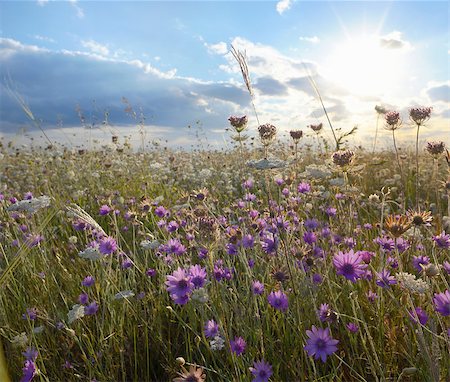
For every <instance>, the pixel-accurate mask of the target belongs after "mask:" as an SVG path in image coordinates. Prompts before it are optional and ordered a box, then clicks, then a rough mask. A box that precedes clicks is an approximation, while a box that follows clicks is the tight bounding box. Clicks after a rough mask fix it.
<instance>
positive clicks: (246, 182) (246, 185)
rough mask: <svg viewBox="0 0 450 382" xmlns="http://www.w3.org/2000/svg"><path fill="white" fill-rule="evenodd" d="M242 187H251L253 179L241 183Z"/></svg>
mask: <svg viewBox="0 0 450 382" xmlns="http://www.w3.org/2000/svg"><path fill="white" fill-rule="evenodd" d="M242 187H243V188H245V189H247V190H248V189H250V188H252V187H253V179H247V180H246V181H245V182H244V183H242Z"/></svg>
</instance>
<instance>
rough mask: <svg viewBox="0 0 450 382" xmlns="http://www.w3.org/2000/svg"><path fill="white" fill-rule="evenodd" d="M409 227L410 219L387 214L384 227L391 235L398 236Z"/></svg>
mask: <svg viewBox="0 0 450 382" xmlns="http://www.w3.org/2000/svg"><path fill="white" fill-rule="evenodd" d="M410 227H411V219H410V218H409V217H408V216H403V215H389V216H388V217H387V218H386V223H385V228H386V231H388V232H389V233H390V234H391V235H392V236H394V237H400V236H401V235H403V234H404V233H405V232H406V231H408V229H409V228H410Z"/></svg>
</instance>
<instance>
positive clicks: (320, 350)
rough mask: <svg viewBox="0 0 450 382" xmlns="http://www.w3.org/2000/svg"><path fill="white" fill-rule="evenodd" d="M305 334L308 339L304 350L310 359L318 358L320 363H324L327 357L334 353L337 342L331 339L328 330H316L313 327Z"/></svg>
mask: <svg viewBox="0 0 450 382" xmlns="http://www.w3.org/2000/svg"><path fill="white" fill-rule="evenodd" d="M306 334H307V336H308V337H309V338H308V339H307V341H306V346H305V347H304V349H305V350H306V351H307V353H308V355H309V356H310V357H314V358H315V359H319V358H320V359H321V360H322V362H325V361H326V360H327V357H328V356H329V355H331V354H333V353H334V352H336V350H337V344H338V343H339V341H338V340H335V339H333V338H332V337H331V335H330V330H329V329H328V328H326V329H322V328H316V327H315V326H314V325H313V326H312V328H311V330H307V331H306Z"/></svg>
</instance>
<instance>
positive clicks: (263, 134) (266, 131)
mask: <svg viewBox="0 0 450 382" xmlns="http://www.w3.org/2000/svg"><path fill="white" fill-rule="evenodd" d="M258 132H259V137H260V138H261V142H262V144H263V145H264V146H267V145H269V144H270V142H272V140H273V139H274V138H275V135H276V134H277V128H276V127H275V126H274V125H271V124H270V123H266V124H265V125H260V126H259V127H258Z"/></svg>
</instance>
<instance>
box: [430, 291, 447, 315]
mask: <svg viewBox="0 0 450 382" xmlns="http://www.w3.org/2000/svg"><path fill="white" fill-rule="evenodd" d="M433 303H434V306H435V308H436V312H439V313H440V314H442V315H443V316H450V291H449V290H448V289H447V290H446V291H445V292H444V293H435V294H434V298H433Z"/></svg>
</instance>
